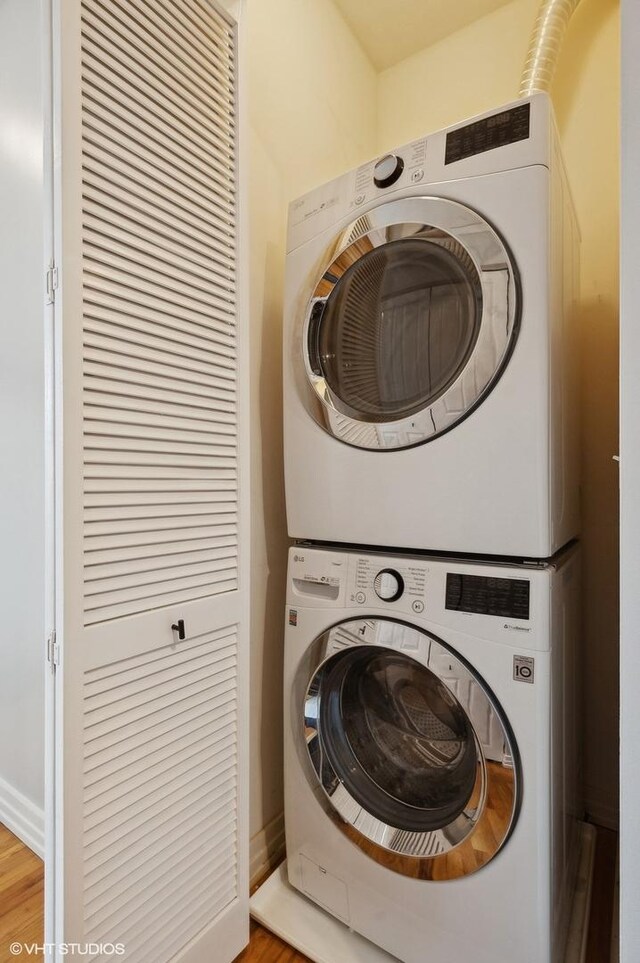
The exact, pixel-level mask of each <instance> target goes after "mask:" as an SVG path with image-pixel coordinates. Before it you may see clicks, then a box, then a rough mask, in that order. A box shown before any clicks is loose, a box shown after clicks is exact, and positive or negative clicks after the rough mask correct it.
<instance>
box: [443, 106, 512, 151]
mask: <svg viewBox="0 0 640 963" xmlns="http://www.w3.org/2000/svg"><path fill="white" fill-rule="evenodd" d="M530 114H531V105H530V104H520V105H519V106H518V107H512V108H511V110H503V111H501V112H500V113H499V114H493V115H492V116H491V117H485V118H484V119H483V120H477V121H476V122H475V123H474V124H467V126H466V127H458V128H457V130H452V131H450V132H449V133H448V134H447V143H446V147H445V155H444V162H445V164H453V163H454V161H459V160H464V158H465V157H473V156H474V154H483V153H484V152H485V151H487V150H493V149H494V148H495V147H504V146H505V144H514V143H516V141H519V140H526V139H527V137H528V136H529V119H530Z"/></svg>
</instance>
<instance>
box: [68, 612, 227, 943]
mask: <svg viewBox="0 0 640 963" xmlns="http://www.w3.org/2000/svg"><path fill="white" fill-rule="evenodd" d="M236 650H237V638H236V627H235V626H229V627H227V628H224V629H221V630H218V631H216V632H213V633H209V634H208V635H205V636H203V637H199V638H197V639H193V640H190V641H188V642H187V643H186V644H185V646H184V647H183V648H180V649H178V650H176V648H175V647H174V646H164V647H161V648H159V649H156V650H152V651H150V652H148V653H143V654H142V655H140V656H136V657H133V658H130V659H127V660H125V661H124V662H122V663H113V664H109V665H106V666H103V667H100V668H98V669H95V670H91V671H88V672H86V673H85V686H84V692H85V740H84V744H85V764H84V769H85V777H84V778H85V806H84V811H85V815H84V833H85V841H86V854H87V861H86V868H85V920H86V935H87V940H92V941H95V942H100V941H102V940H106V939H108V940H109V941H113V940H121V941H126V942H127V953H128V957H129V958H130V959H132V960H133V959H136V960H137V959H140V958H141V957H140V956H139V954H138V953H137V951H136V952H132V947H133V946H137V947H139V948H140V950H142V948H143V944H144V938H147V937H148V934H149V932H152V933H153V934H155V936H157V934H158V933H160V934H161V935H162V936H164V939H165V940H168V939H171V940H173V939H175V937H176V934H175V925H178V926H179V927H180V928H181V933H180V937H181V941H182V942H183V944H184V943H185V942H187V940H188V938H189V936H190V935H195V933H193V934H192V933H191V931H190V920H191V915H192V913H193V912H198V913H201V914H202V915H203V918H204V917H205V916H207V915H208V918H209V919H211V918H212V916H215V914H216V913H217V912H219V911H220V909H221V908H222V907H223V906H224V905H227V904H228V903H229V902H230V901H231V900H232V899H233V898H234V897H235V894H236V877H235V872H234V861H235V854H236V848H237V839H236V829H237V822H236V811H235V792H234V774H235V770H236V765H237V758H236V752H237V746H236V734H237V711H238V706H237V700H236V698H235V694H234V690H233V689H230V690H229V691H227V694H226V696H225V697H224V698H222V699H221V700H212V699H211V698H207V700H206V701H204V702H201V707H200V711H199V713H194V712H193V698H194V697H195V698H197V697H198V693H199V692H202V691H203V689H205V690H206V689H208V690H209V692H210V689H211V686H214V687H215V686H218V688H220V687H221V686H222V687H224V686H225V685H227V684H228V683H229V682H230V681H232V680H233V677H234V672H235V666H236ZM189 699H191V700H192V704H191V711H188V710H187V712H186V714H184V713H183V721H182V726H181V727H177V726H176V716H175V706H176V704H178V705H179V700H182V703H183V705H184V704H186V701H187V700H189ZM145 714H146V715H147V717H149V716H151V717H152V720H153V728H152V729H151V730H150V732H149V733H148V735H147V739H146V742H145V741H144V740H143V739H142V738H141V731H142V729H143V726H141V720H142V719H143V718H144V715H145ZM116 746H117V751H116ZM185 814H188V819H185ZM176 890H179V891H180V893H185V894H186V893H188V894H189V902H188V905H187V904H185V905H184V906H183V907H182V910H184V912H180V913H178V914H176V915H175V916H174V915H173V910H174V909H175V908H176V905H177V904H176V902H175V900H173V901H172V900H171V899H170V897H171V896H173V895H175V892H176ZM169 910H171V912H169ZM136 913H137V914H141V915H139V917H138V925H137V926H136V925H135V914H136ZM140 920H142V921H143V923H142V925H140ZM185 928H186V931H185ZM155 936H154V938H155ZM154 945H155V944H154ZM145 949H146V947H145ZM158 958H162V959H167V956H166V955H165V953H164V952H163V953H162V955H161V957H158Z"/></svg>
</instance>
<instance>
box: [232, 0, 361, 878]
mask: <svg viewBox="0 0 640 963" xmlns="http://www.w3.org/2000/svg"><path fill="white" fill-rule="evenodd" d="M247 31H248V36H247V42H248V52H247V56H248V69H249V98H250V117H249V121H250V128H251V130H250V147H249V151H250V191H249V216H250V232H251V238H250V310H251V335H250V338H251V426H252V471H251V503H252V518H251V521H252V571H251V575H252V618H251V636H252V652H251V658H252V662H251V707H250V710H251V800H250V806H251V816H250V822H251V833H252V835H253V837H254V838H253V840H252V859H253V865H252V872H256V871H257V870H259V868H260V865H261V862H262V860H263V858H264V855H265V853H264V847H265V845H266V846H267V847H269V848H272V847H273V846H274V845H275V846H277V843H278V840H277V834H278V832H279V829H280V823H279V820H278V817H279V816H280V814H281V812H282V748H281V746H282V718H281V716H282V709H281V706H282V634H283V626H284V621H283V620H284V586H285V574H286V563H287V548H288V540H287V532H286V520H285V509H284V482H283V469H282V363H281V356H282V333H281V331H282V329H281V324H282V281H283V269H284V245H285V232H286V215H287V205H288V203H289V201H290V200H292V199H293V198H294V197H296V196H298V195H300V194H301V193H304V192H305V191H306V190H308V189H309V188H311V187H314V186H315V185H317V184H320V183H322V182H323V181H325V180H329V179H330V178H332V177H335V176H336V175H338V174H339V173H341V172H342V171H344V170H348V169H349V168H350V167H353V166H355V165H357V164H359V163H360V162H361V161H363V160H365V159H367V158H368V157H370V156H371V155H372V154H373V152H374V151H375V140H376V107H377V103H376V74H375V71H374V69H373V67H372V66H371V64H370V63H369V61H368V60H367V58H366V57H365V55H364V53H363V52H362V50H361V48H360V46H359V44H358V43H357V41H356V40H355V38H354V36H353V35H352V34H351V32H350V30H349V29H348V28H347V26H346V24H345V22H344V21H343V20H342V18H341V17H340V15H339V14H338V12H337V11H336V9H335V7H334V6H333V3H332V0H268V2H267V0H249V6H248V23H247ZM265 827H266V833H265V832H262V831H263V830H264V829H265Z"/></svg>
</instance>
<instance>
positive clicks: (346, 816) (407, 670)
mask: <svg viewBox="0 0 640 963" xmlns="http://www.w3.org/2000/svg"><path fill="white" fill-rule="evenodd" d="M363 630H364V631H363ZM372 635H376V636H377V644H363V642H364V641H365V640H366V638H367V636H368V637H369V638H371V637H372ZM350 637H351V638H353V640H354V641H353V644H350V645H347V646H346V647H345V644H344V642H345V638H350ZM391 641H393V643H394V644H393V647H390V646H389V645H387V644H385V642H391ZM398 642H399V643H400V644H399V645H398ZM403 643H404V646H407V647H409V648H411V649H412V651H413V652H415V653H416V656H414V655H408V654H406V653H405V652H404V651H402V648H404V646H403ZM315 651H316V660H317V664H316V667H315V669H314V671H313V675H312V678H311V680H310V682H309V685H308V687H307V690H306V697H305V705H304V728H305V744H306V747H307V752H308V755H309V758H310V760H311V763H312V769H313V773H314V778H315V779H317V780H319V782H320V784H321V786H322V789H323V790H324V798H325V803H326V808H327V811H328V812H329V814H330V815H331V816H332V817H333V818H334V820H335V821H336V823H337V824H338V825H339V826H340V827H341V828H342V829H343V831H344V832H345V833H346V834H347V835H348V836H349V838H351V839H352V840H353V841H354V842H356V843H357V844H358V845H359V846H361V848H363V849H365V851H366V852H367V853H368V854H369V855H370V856H372V857H373V858H375V859H377V860H378V861H379V862H382V863H384V864H385V865H388V866H390V868H392V869H395V870H396V871H398V872H403V873H407V874H408V875H414V876H415V875H418V876H421V877H423V878H431V879H451V878H454V877H455V876H458V875H464V874H466V873H469V872H473V871H475V869H478V868H479V867H480V866H481V865H483V864H484V863H485V862H487V861H488V860H489V859H491V858H493V857H494V856H495V854H496V853H497V852H498V851H499V849H500V848H501V847H502V845H503V844H504V842H505V840H506V838H507V836H508V834H509V832H510V831H511V828H512V825H513V823H514V821H515V817H516V812H517V806H518V796H519V779H518V773H517V768H516V767H517V752H516V749H515V743H514V740H513V736H512V735H511V732H510V729H509V726H508V725H507V723H506V720H505V719H504V717H503V715H502V712H501V710H500V708H499V706H498V705H497V703H496V702H495V700H494V699H493V697H492V696H491V695H490V694H489V692H488V690H487V688H486V686H485V685H484V683H483V682H482V680H481V679H480V678H479V676H477V675H476V674H475V673H473V672H472V670H471V669H470V668H469V666H467V665H466V663H464V662H463V661H462V660H460V659H459V657H457V656H456V655H455V653H453V651H452V650H450V649H449V648H447V647H446V646H445V645H444V643H442V642H440V640H436V639H435V638H433V637H431V636H429V635H427V633H425V632H423V631H422V630H419V629H416V628H414V627H412V626H408V625H404V624H402V623H397V622H394V621H392V620H385V619H376V620H362V621H349V622H346V623H341V625H340V626H337V627H335V628H334V629H331V630H329V631H328V632H326V633H325V634H324V635H323V636H321V638H320V639H319V640H317V642H316V645H315ZM487 726H489V729H487V732H488V731H489V730H490V731H491V732H492V737H491V739H490V740H489V739H488V738H487V737H486V735H485V734H484V730H485V728H486V727H487ZM496 732H497V734H498V737H499V739H498V743H499V751H498V752H496V751H495V748H496ZM489 742H490V743H491V746H489ZM496 757H497V758H496ZM476 833H479V838H480V839H481V840H482V846H474V844H473V842H472V838H473V837H474V835H475V834H476ZM453 851H456V853H457V855H456V857H452V853H453ZM461 851H462V852H461Z"/></svg>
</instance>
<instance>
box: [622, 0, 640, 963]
mask: <svg viewBox="0 0 640 963" xmlns="http://www.w3.org/2000/svg"><path fill="white" fill-rule="evenodd" d="M621 16H622V20H621V58H622V77H621V81H622V86H621V121H622V123H621V148H622V150H621V204H620V213H621V225H620V230H621V237H620V240H621V245H620V271H621V274H620V295H621V299H620V454H621V460H620V749H621V755H620V883H621V887H620V889H621V893H620V959H621V961H622V963H634V961H635V960H637V959H639V958H640V917H639V916H638V912H637V898H638V894H639V893H640V850H639V849H638V846H637V826H638V821H639V820H640V738H639V737H638V733H639V732H640V703H639V702H638V698H637V684H638V680H640V646H639V645H638V628H639V626H640V593H639V592H638V584H639V583H640V443H639V442H638V438H640V381H639V379H638V365H639V363H640V325H639V323H638V322H639V316H640V277H639V276H638V268H637V265H638V260H640V185H639V184H638V179H637V171H638V168H639V167H640V125H639V124H638V117H639V116H640V61H639V59H638V52H639V51H640V6H639V5H638V3H637V2H636V0H623V2H622V9H621Z"/></svg>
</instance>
